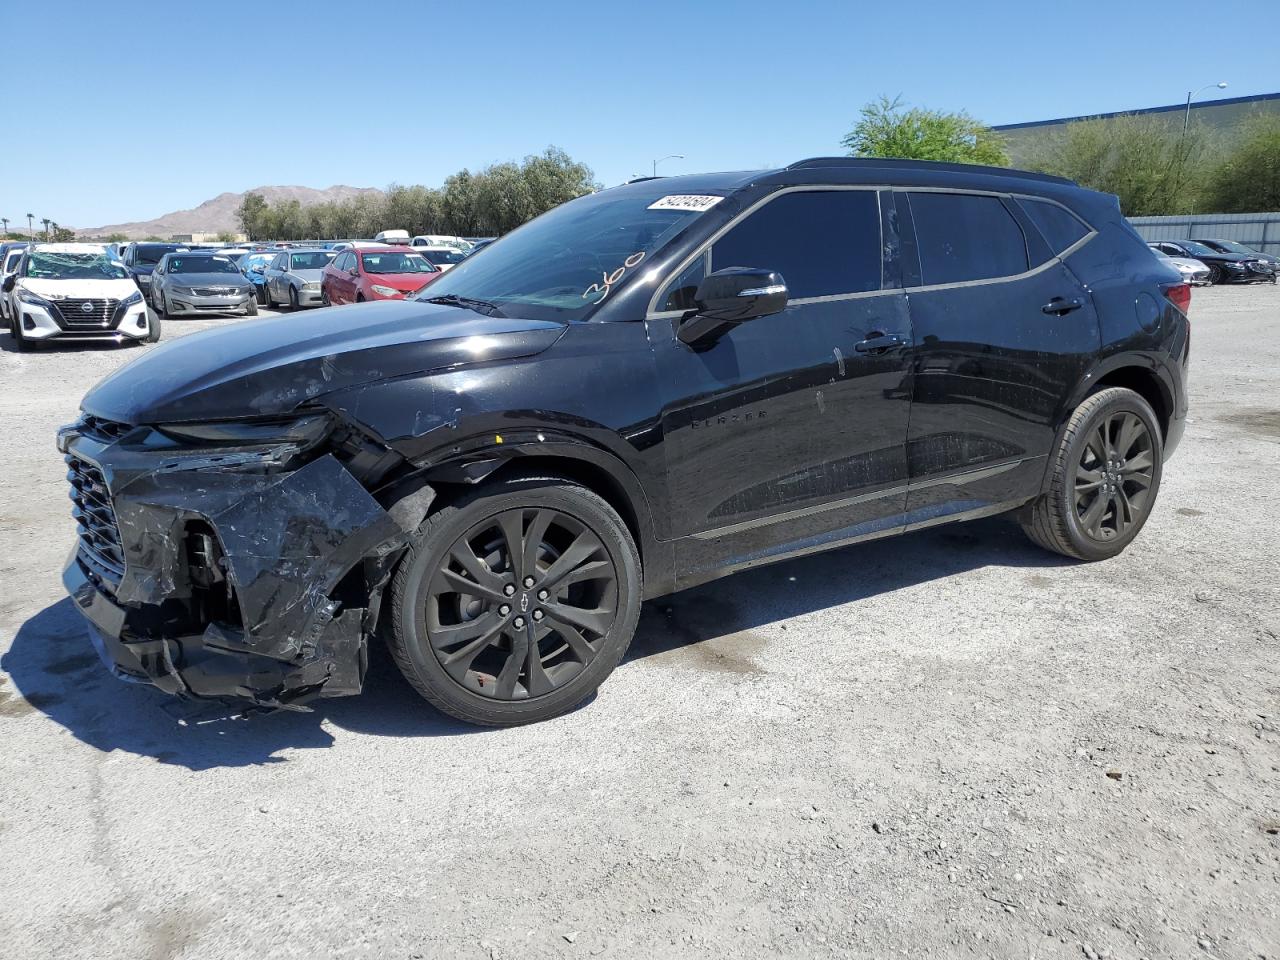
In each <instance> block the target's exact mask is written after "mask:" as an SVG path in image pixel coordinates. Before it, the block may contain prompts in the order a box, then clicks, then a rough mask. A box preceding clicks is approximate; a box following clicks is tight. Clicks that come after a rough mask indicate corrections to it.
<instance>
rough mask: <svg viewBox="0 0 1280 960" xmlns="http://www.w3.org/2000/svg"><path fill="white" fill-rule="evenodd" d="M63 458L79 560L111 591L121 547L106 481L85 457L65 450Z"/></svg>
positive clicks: (121, 573) (117, 578) (121, 570)
mask: <svg viewBox="0 0 1280 960" xmlns="http://www.w3.org/2000/svg"><path fill="white" fill-rule="evenodd" d="M66 461H67V467H68V469H67V480H68V481H69V482H70V483H71V493H70V496H71V502H72V503H74V504H75V507H74V508H73V509H72V511H71V516H72V517H73V518H74V519H75V521H76V535H77V536H78V537H79V539H80V547H79V551H78V552H79V557H80V560H81V562H82V563H83V564H84V567H85V569H86V570H87V572H88V573H89V575H90V576H91V578H92V579H93V581H94V582H95V583H96V584H97V585H98V586H99V587H100V588H101V589H103V590H105V591H107V592H108V593H110V594H112V595H114V594H115V592H116V589H117V588H118V587H119V586H120V580H121V578H122V577H123V576H124V547H123V546H122V545H121V543H120V528H119V527H117V526H116V512H115V509H114V508H113V507H112V506H111V494H110V493H109V492H108V491H107V482H106V480H105V479H104V478H103V476H102V471H101V470H99V469H98V468H97V467H96V466H95V465H94V464H92V463H90V462H89V461H88V460H82V459H80V458H79V457H76V456H72V455H71V454H68V455H67V457H66Z"/></svg>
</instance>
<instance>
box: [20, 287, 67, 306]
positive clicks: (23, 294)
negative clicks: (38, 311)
mask: <svg viewBox="0 0 1280 960" xmlns="http://www.w3.org/2000/svg"><path fill="white" fill-rule="evenodd" d="M18 299H19V300H21V301H22V302H23V303H30V304H33V305H34V306H37V307H50V306H53V304H51V303H50V302H49V301H50V300H61V299H62V297H61V296H59V295H58V294H50V295H49V296H48V297H47V298H46V297H42V296H40V294H38V293H34V292H32V291H31V290H25V289H20V290H19V291H18Z"/></svg>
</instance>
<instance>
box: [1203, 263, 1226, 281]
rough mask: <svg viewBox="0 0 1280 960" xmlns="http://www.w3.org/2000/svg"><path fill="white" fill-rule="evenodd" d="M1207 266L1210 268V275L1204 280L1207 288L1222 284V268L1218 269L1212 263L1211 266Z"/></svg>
mask: <svg viewBox="0 0 1280 960" xmlns="http://www.w3.org/2000/svg"><path fill="white" fill-rule="evenodd" d="M1206 266H1208V268H1209V275H1208V276H1207V277H1205V278H1204V282H1205V285H1206V286H1209V287H1212V286H1214V285H1215V284H1219V283H1221V282H1222V268H1221V267H1218V266H1215V265H1213V264H1212V263H1210V264H1206Z"/></svg>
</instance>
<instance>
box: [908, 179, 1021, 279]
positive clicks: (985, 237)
mask: <svg viewBox="0 0 1280 960" xmlns="http://www.w3.org/2000/svg"><path fill="white" fill-rule="evenodd" d="M909 197H910V201H911V218H912V220H914V221H915V228H916V230H915V233H916V248H917V250H918V251H919V254H920V271H921V273H922V274H923V277H922V281H923V283H924V284H925V285H926V286H932V285H934V284H939V283H964V282H966V281H969V280H991V279H994V278H996V277H1012V276H1016V275H1018V274H1020V273H1025V272H1026V271H1027V269H1028V261H1027V242H1026V239H1025V238H1024V237H1023V235H1022V228H1021V227H1020V226H1018V221H1017V220H1015V219H1014V218H1013V215H1012V214H1011V213H1010V212H1009V211H1008V210H1006V209H1005V206H1004V204H1003V203H1002V202H1001V200H1000V198H999V197H991V196H980V195H977V194H964V193H911V194H909Z"/></svg>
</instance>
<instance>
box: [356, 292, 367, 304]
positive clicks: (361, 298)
mask: <svg viewBox="0 0 1280 960" xmlns="http://www.w3.org/2000/svg"><path fill="white" fill-rule="evenodd" d="M364 302H365V299H364V294H363V293H357V294H356V303H364Z"/></svg>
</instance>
